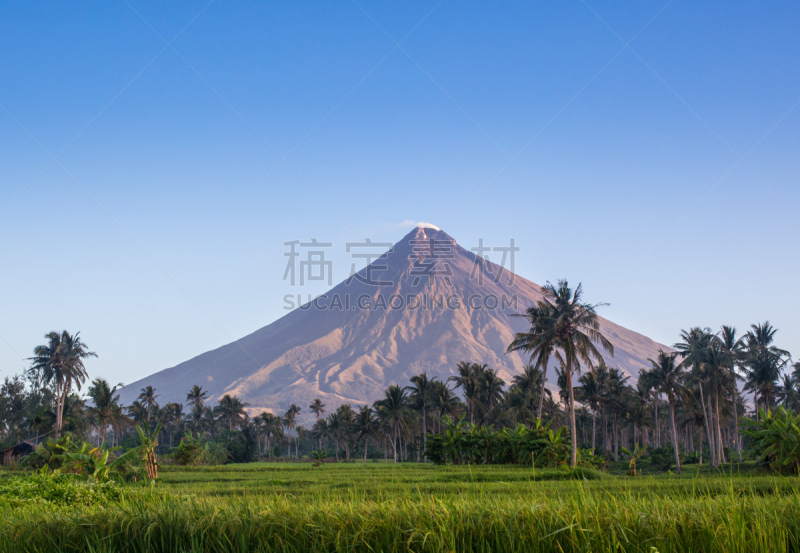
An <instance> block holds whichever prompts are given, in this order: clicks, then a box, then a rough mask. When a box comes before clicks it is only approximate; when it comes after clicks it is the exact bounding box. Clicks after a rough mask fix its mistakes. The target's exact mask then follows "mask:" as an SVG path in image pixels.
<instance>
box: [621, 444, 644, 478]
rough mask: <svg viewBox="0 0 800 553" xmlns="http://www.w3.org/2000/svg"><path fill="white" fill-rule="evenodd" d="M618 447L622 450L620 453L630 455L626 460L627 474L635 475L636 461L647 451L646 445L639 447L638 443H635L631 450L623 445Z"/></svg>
mask: <svg viewBox="0 0 800 553" xmlns="http://www.w3.org/2000/svg"><path fill="white" fill-rule="evenodd" d="M619 449H620V450H621V451H622V453H624V454H625V455H627V456H628V457H630V460H629V461H628V476H636V461H638V460H639V459H641V458H642V456H643V455H644V454H645V452H646V451H647V446H645V447H643V448H641V449H639V444H636V447H635V448H634V450H633V451H632V452H631V451H630V450H628V449H627V448H624V447H620V448H619Z"/></svg>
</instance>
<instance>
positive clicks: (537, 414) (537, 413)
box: [536, 359, 548, 420]
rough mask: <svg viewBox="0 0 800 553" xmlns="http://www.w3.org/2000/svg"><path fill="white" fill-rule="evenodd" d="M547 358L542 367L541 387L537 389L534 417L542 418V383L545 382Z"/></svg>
mask: <svg viewBox="0 0 800 553" xmlns="http://www.w3.org/2000/svg"><path fill="white" fill-rule="evenodd" d="M547 361H548V360H547V359H545V360H544V368H543V369H542V387H541V388H540V389H539V408H538V409H537V410H536V418H537V419H540V420H541V418H542V404H543V403H544V385H545V384H547Z"/></svg>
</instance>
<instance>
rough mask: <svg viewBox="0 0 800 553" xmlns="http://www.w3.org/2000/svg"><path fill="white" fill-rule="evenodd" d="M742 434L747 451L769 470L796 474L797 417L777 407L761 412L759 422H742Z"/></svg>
mask: <svg viewBox="0 0 800 553" xmlns="http://www.w3.org/2000/svg"><path fill="white" fill-rule="evenodd" d="M745 425H746V427H745V428H744V430H743V432H744V434H745V436H748V437H749V438H750V441H749V443H748V444H747V449H748V450H749V451H751V452H752V453H753V454H754V456H755V457H756V458H757V460H758V462H759V463H760V464H762V465H765V466H768V467H769V468H771V469H772V470H775V471H779V472H787V473H791V474H800V415H795V414H794V413H791V412H789V411H787V410H786V409H784V408H783V407H779V408H778V409H777V410H776V411H774V412H773V411H767V412H766V413H765V412H764V411H763V410H762V411H761V412H760V417H759V420H757V421H745Z"/></svg>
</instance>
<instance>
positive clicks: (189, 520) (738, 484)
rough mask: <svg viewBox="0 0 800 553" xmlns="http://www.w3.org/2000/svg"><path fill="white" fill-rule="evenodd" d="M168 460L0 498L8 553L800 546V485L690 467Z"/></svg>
mask: <svg viewBox="0 0 800 553" xmlns="http://www.w3.org/2000/svg"><path fill="white" fill-rule="evenodd" d="M686 469H687V470H685V472H684V474H683V475H681V476H676V475H671V474H662V475H656V476H642V477H635V478H632V477H628V476H623V475H610V474H607V473H601V472H594V471H579V472H566V471H561V470H554V469H547V470H539V469H534V467H508V466H433V465H417V464H401V465H397V466H395V465H392V464H384V463H367V464H366V465H364V464H361V463H351V464H328V465H325V466H322V467H314V466H313V465H311V464H310V463H298V464H272V463H253V464H248V465H228V466H223V467H211V468H205V469H191V470H188V469H179V468H177V467H163V468H162V472H161V477H160V478H159V481H158V482H157V483H156V484H154V485H152V486H148V485H130V486H125V489H124V490H123V491H124V493H123V494H122V497H121V498H119V499H116V500H114V501H107V502H101V503H100V504H90V505H80V504H68V503H60V504H56V503H43V502H37V501H20V500H17V499H14V498H13V497H6V496H0V551H96V552H101V551H133V552H145V551H147V552H150V551H187V552H188V551H231V552H233V551H237V552H245V551H248V552H249V551H265V552H266V551H282V552H295V551H343V552H344V551H357V552H361V551H363V552H382V551H384V552H388V551H431V552H448V551H456V552H461V551H512V552H513V551H520V552H521V551H576V552H577V551H644V552H647V553H653V552H654V551H658V552H662V553H663V552H666V551H686V552H690V551H691V552H696V551H709V552H710V551H721V552H722V551H724V552H740V551H741V552H744V551H765V552H767V551H770V552H772V551H798V550H800V493H798V480H797V479H796V478H791V477H789V478H787V477H780V476H772V475H764V474H760V473H758V472H755V471H752V470H748V471H747V472H742V471H741V470H734V469H731V470H729V471H728V472H723V471H720V472H718V473H709V472H701V471H700V470H699V469H696V468H695V469H693V468H692V467H691V466H689V467H686Z"/></svg>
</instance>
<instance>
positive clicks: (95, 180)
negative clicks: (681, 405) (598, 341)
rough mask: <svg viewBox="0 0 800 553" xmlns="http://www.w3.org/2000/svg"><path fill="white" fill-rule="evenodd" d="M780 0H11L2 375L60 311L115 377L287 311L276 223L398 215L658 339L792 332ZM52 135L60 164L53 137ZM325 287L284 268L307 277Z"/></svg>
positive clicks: (799, 138) (336, 245)
mask: <svg viewBox="0 0 800 553" xmlns="http://www.w3.org/2000/svg"><path fill="white" fill-rule="evenodd" d="M798 24H800V5H798V4H797V3H792V2H771V3H769V4H764V3H756V2H703V3H700V4H698V3H696V2H688V1H679V0H674V1H672V2H669V3H666V2H636V3H633V2H628V3H617V2H600V1H589V2H580V1H577V2H563V3H562V2H560V3H544V2H537V3H532V2H504V3H499V4H498V3H477V2H455V1H453V0H443V1H441V2H437V1H432V2H410V1H403V2H367V1H363V2H362V1H360V0H359V2H358V3H356V2H353V1H352V0H347V1H344V0H343V1H336V2H313V3H312V2H278V3H257V2H230V1H225V0H216V1H214V2H211V3H210V4H208V3H205V2H170V3H169V5H165V4H164V3H162V2H142V1H137V0H128V2H125V1H113V2H96V3H88V2H87V3H81V5H80V6H75V5H71V4H70V3H63V2H50V3H47V2H42V3H35V4H31V3H24V2H14V3H6V4H5V5H4V6H3V8H2V10H0V52H2V59H3V63H2V64H0V83H2V85H0V107H1V108H2V109H0V152H1V157H0V161H1V162H0V256H2V271H0V309H1V310H2V313H3V317H2V318H0V338H2V339H0V376H3V375H7V374H11V373H14V372H17V371H19V370H20V369H22V368H23V367H24V366H25V362H24V361H23V360H22V358H24V357H28V356H29V355H30V354H31V350H32V348H33V347H34V346H35V345H36V344H38V343H40V342H41V339H42V336H43V335H44V333H45V332H47V331H49V330H51V329H62V328H66V329H69V330H72V331H77V330H80V331H81V332H82V335H83V336H84V338H85V340H86V341H87V342H88V344H89V345H90V346H92V347H93V348H94V349H96V350H97V352H98V353H99V358H98V359H96V360H92V361H91V362H90V364H89V369H90V373H91V375H92V376H104V377H106V378H109V379H110V380H112V381H114V382H117V381H122V382H132V381H133V380H136V379H138V378H140V377H142V376H145V375H147V374H149V373H151V372H154V371H157V370H160V369H163V368H166V367H170V366H172V365H174V364H176V363H179V362H181V361H184V360H186V359H188V358H190V357H193V356H195V355H197V354H199V353H202V352H203V351H206V350H208V349H211V348H215V347H218V346H220V345H223V344H225V343H228V342H230V341H232V340H233V339H236V338H239V337H241V336H243V335H245V334H248V333H250V332H252V331H253V330H255V329H257V328H260V327H262V326H264V325H266V324H268V323H270V322H272V321H274V320H276V319H277V318H278V317H280V316H282V315H283V314H285V311H284V309H283V306H284V303H283V300H282V298H283V296H284V294H287V293H292V292H297V290H296V289H293V288H292V287H291V286H289V283H288V282H284V281H283V280H282V276H283V272H284V268H285V258H284V256H283V253H284V251H285V248H284V246H283V242H285V241H288V240H293V239H301V240H308V239H310V238H312V237H315V238H317V239H319V240H320V241H329V242H332V243H333V248H331V250H330V253H329V257H330V258H332V261H333V264H334V265H333V267H334V273H333V274H334V283H335V282H337V281H339V280H341V279H343V278H345V277H346V276H347V275H348V271H349V266H350V258H349V256H348V254H346V253H345V247H344V245H345V243H346V242H350V241H356V240H358V239H359V238H366V237H370V238H372V240H373V241H387V242H395V241H397V240H399V239H400V238H401V237H402V236H403V235H404V234H405V233H406V232H408V230H409V227H408V224H405V225H404V224H403V223H404V222H406V221H427V222H430V223H433V224H435V225H438V226H440V227H442V228H443V229H444V230H445V231H447V232H448V233H449V234H450V235H452V236H453V237H454V238H455V239H456V240H457V241H458V242H459V243H461V244H462V245H465V246H471V245H476V244H477V241H478V239H479V238H484V240H485V243H487V244H490V245H505V244H507V243H508V241H509V238H511V237H513V238H514V239H515V240H516V243H517V245H518V246H519V247H520V252H519V253H518V254H517V259H516V268H517V272H518V273H519V274H521V275H523V276H525V277H526V278H529V279H531V280H533V281H534V282H538V283H543V282H544V281H546V280H556V279H558V278H562V277H566V278H568V279H569V280H570V281H573V282H575V283H577V282H578V281H581V282H583V284H584V287H585V289H586V294H587V296H586V297H587V299H589V300H590V301H605V302H609V303H610V304H611V305H610V306H609V307H607V308H604V309H603V311H602V312H601V314H603V315H604V316H606V317H608V318H610V319H612V320H614V321H615V322H618V323H620V324H623V325H625V326H628V327H630V328H632V329H634V330H637V331H639V332H642V333H644V334H646V335H648V336H651V337H652V338H654V339H656V340H658V341H661V342H664V343H668V344H671V343H673V342H674V341H675V340H676V339H677V336H678V333H679V331H680V329H681V328H688V327H690V326H695V325H701V326H711V327H715V328H716V327H718V326H719V325H721V324H723V323H724V324H734V325H736V326H737V327H739V328H741V329H742V330H744V329H746V327H747V326H748V325H749V324H751V323H754V322H759V321H763V320H765V319H769V320H770V321H771V322H772V323H773V324H774V325H775V326H777V327H778V328H779V329H780V333H779V335H778V336H779V343H780V345H782V346H783V347H786V348H788V349H790V350H793V351H795V352H800V336H799V335H800V321H799V320H798V317H797V313H798V307H800V301H799V300H800V292H798V288H797V286H796V280H797V277H796V275H797V274H798V271H800V263H799V262H798V257H799V256H798V254H799V253H800V245H798V240H797V236H798V232H797V221H798V219H799V217H798V214H799V213H800V187H798V183H797V180H798V175H799V174H800V157H798V156H797V151H798V147H799V146H800V132H798V131H800V107H798V106H797V103H798V101H800V86H799V85H800V71H798V69H800V66H799V65H798V59H800V55H799V54H800V51H799V50H800V34H798V33H797V32H796V30H797V28H798ZM53 158H55V160H53ZM324 289H325V286H320V285H317V286H307V287H305V288H303V289H302V292H303V293H304V294H308V293H312V294H315V293H321V292H322V291H324Z"/></svg>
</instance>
